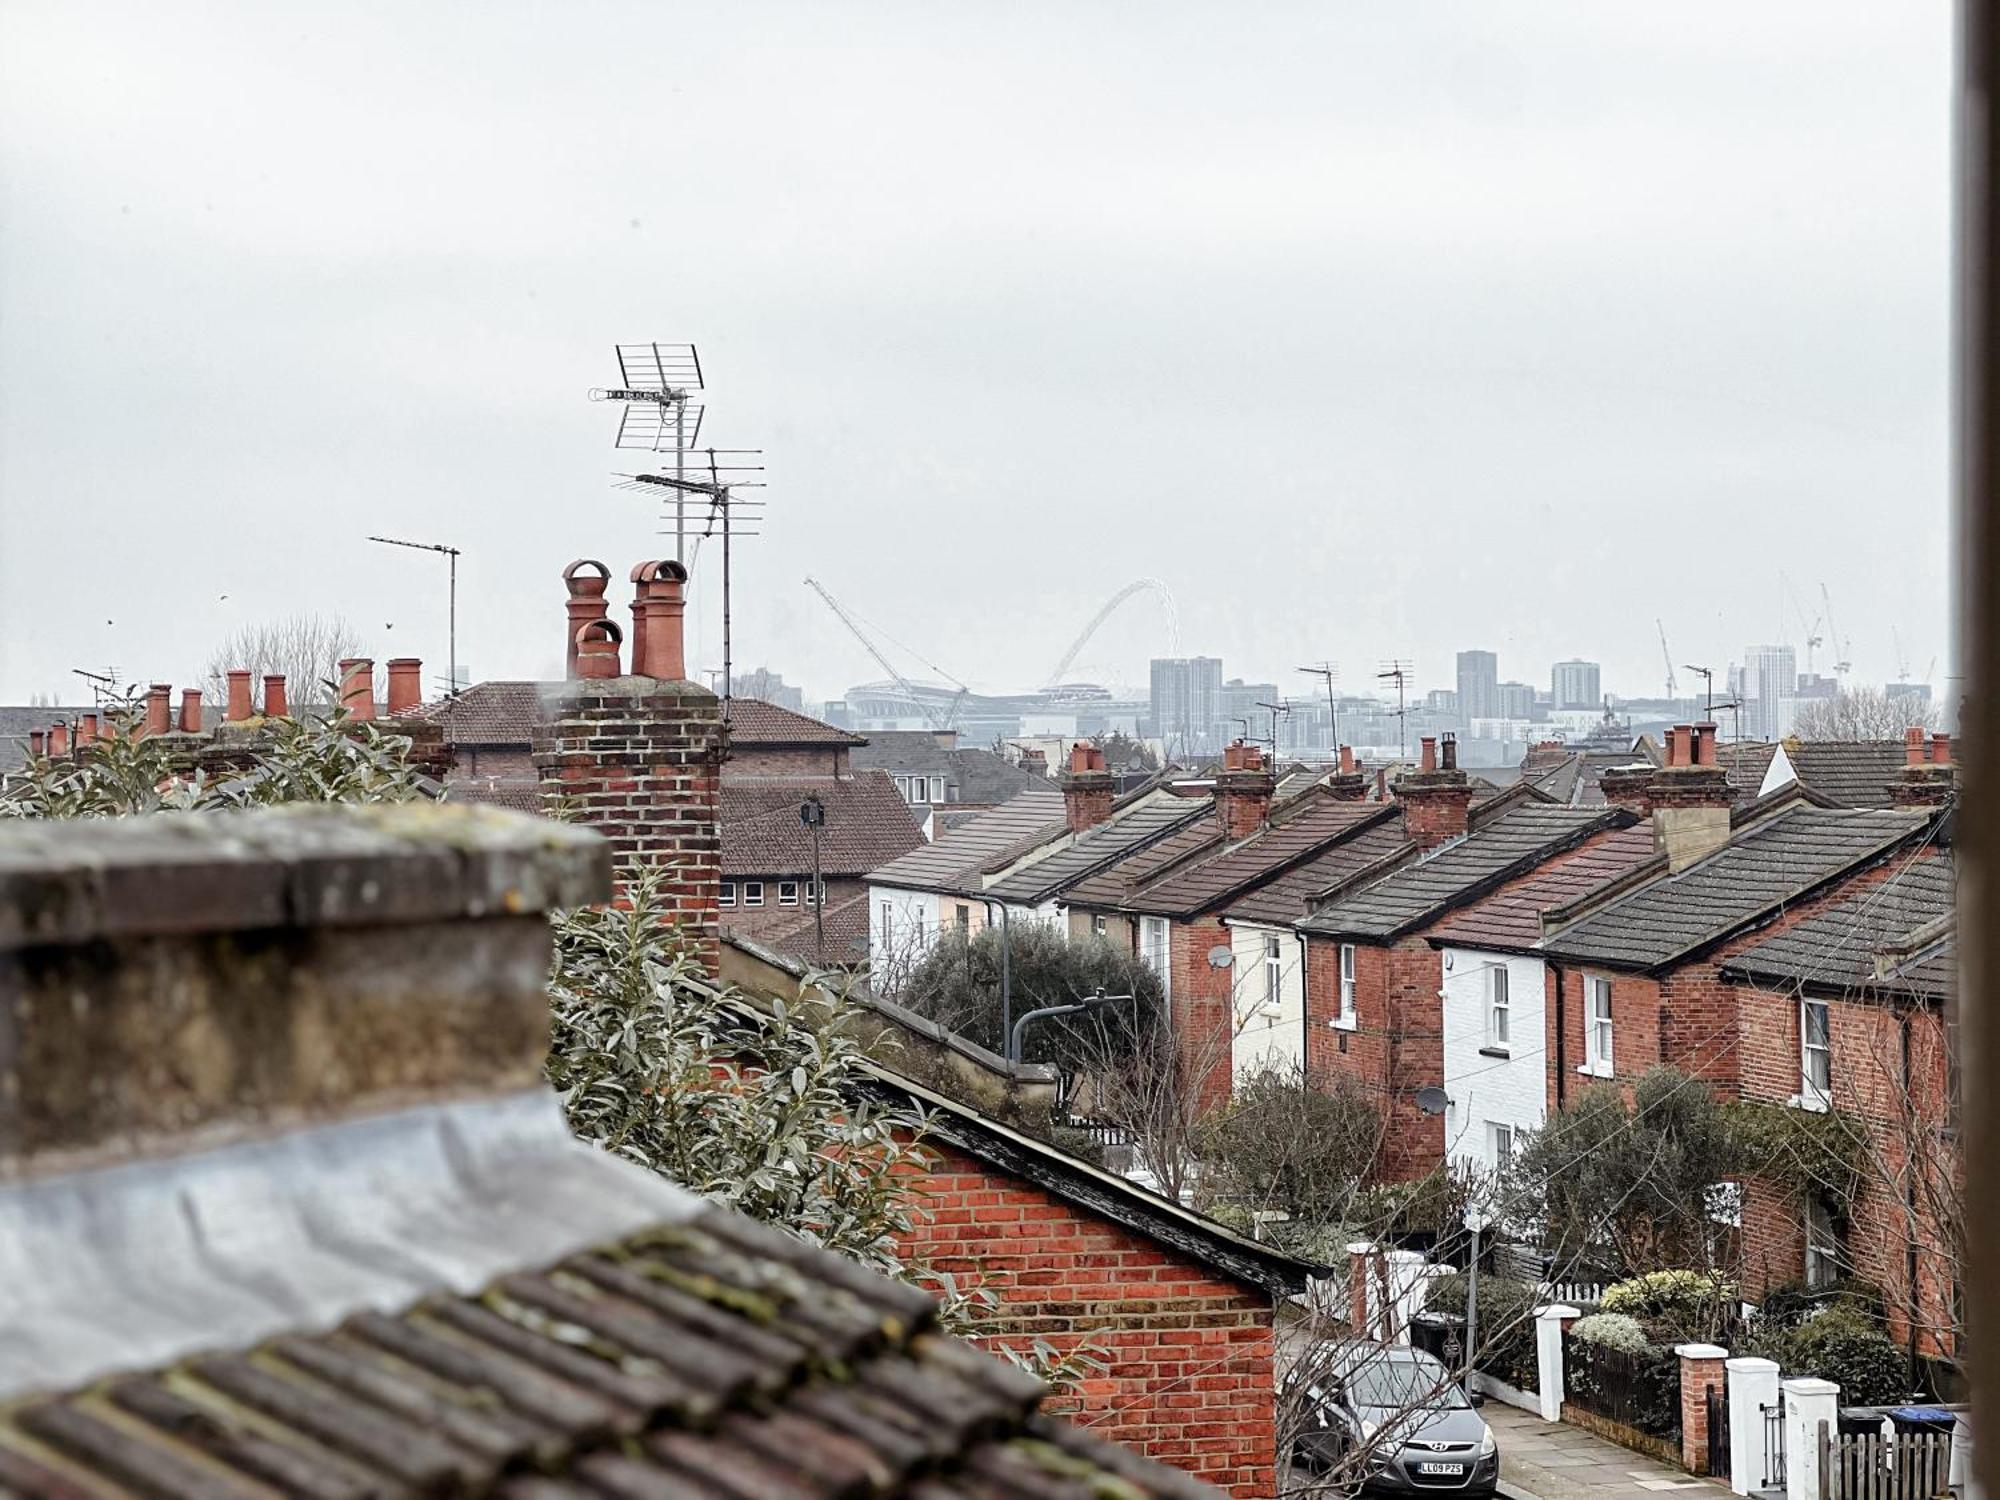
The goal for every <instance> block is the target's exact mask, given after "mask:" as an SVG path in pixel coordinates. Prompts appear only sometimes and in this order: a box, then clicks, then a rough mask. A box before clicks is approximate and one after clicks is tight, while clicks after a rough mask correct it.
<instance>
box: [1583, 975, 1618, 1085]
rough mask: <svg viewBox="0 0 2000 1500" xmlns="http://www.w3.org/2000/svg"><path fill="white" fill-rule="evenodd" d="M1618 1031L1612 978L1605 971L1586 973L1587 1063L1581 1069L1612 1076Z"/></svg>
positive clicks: (1584, 1022)
mask: <svg viewBox="0 0 2000 1500" xmlns="http://www.w3.org/2000/svg"><path fill="white" fill-rule="evenodd" d="M1616 1048H1617V1035H1616V1030H1615V1027H1614V1024H1613V1012H1612V1008H1611V981H1610V980H1609V979H1607V978H1605V977H1604V976H1603V975H1602V974H1586V975H1584V976H1583V1065H1582V1066H1581V1067H1579V1068H1578V1069H1577V1071H1578V1072H1579V1073H1589V1074H1591V1075H1593V1076H1594V1077H1598V1078H1609V1077H1611V1076H1612V1073H1613V1070H1614V1069H1615V1067H1616V1065H1617V1064H1616V1058H1617V1051H1616Z"/></svg>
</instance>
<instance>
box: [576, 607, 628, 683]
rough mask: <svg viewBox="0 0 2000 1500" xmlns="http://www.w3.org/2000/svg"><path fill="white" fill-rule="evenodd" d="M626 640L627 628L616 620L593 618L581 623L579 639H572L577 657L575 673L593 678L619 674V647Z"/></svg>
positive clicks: (577, 636)
mask: <svg viewBox="0 0 2000 1500" xmlns="http://www.w3.org/2000/svg"><path fill="white" fill-rule="evenodd" d="M624 641H625V632H624V631H622V630H620V629H619V628H618V622H617V621H616V620H612V619H598V620H592V621H591V622H590V623H589V624H587V625H584V626H581V627H579V628H578V630H577V632H576V639H575V640H574V641H572V642H570V646H571V649H572V653H573V654H574V656H575V657H576V672H575V675H576V676H578V677H581V678H587V679H590V680H593V681H595V680H601V679H603V678H608V677H616V676H618V675H619V668H618V648H619V647H620V646H621V645H623V644H624Z"/></svg>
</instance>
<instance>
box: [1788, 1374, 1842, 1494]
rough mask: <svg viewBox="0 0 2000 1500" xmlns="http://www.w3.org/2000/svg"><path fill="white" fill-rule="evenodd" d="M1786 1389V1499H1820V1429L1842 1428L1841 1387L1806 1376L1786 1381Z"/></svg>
mask: <svg viewBox="0 0 2000 1500" xmlns="http://www.w3.org/2000/svg"><path fill="white" fill-rule="evenodd" d="M1784 1393H1785V1397H1784V1399H1785V1500H1820V1472H1819V1430H1820V1428H1821V1426H1824V1427H1825V1428H1826V1430H1827V1431H1828V1432H1831V1433H1834V1434H1836V1435H1837V1434H1838V1433H1839V1431H1840V1387H1839V1386H1837V1385H1835V1384H1834V1383H1833V1382H1832V1381H1831V1380H1818V1379H1814V1378H1813V1377H1811V1376H1805V1377H1802V1378H1800V1379H1797V1380H1787V1381H1785V1382H1784ZM1829 1477H1831V1476H1829ZM1829 1493H1831V1492H1830V1491H1829ZM1836 1500H1837V1497H1836Z"/></svg>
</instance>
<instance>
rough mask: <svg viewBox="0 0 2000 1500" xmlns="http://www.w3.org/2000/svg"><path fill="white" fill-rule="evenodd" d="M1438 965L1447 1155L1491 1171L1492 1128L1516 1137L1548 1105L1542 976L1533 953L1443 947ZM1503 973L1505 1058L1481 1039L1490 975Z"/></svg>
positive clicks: (1542, 968)
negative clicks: (1503, 1129)
mask: <svg viewBox="0 0 2000 1500" xmlns="http://www.w3.org/2000/svg"><path fill="white" fill-rule="evenodd" d="M1440 956H1441V958H1442V960H1443V965H1444V1078H1443V1080H1442V1081H1443V1084H1444V1091H1445V1093H1446V1095H1448V1096H1449V1097H1450V1099H1451V1104H1450V1105H1449V1106H1448V1107H1447V1108H1446V1110H1445V1121H1444V1124H1445V1151H1446V1154H1447V1155H1449V1156H1450V1157H1451V1158H1452V1159H1453V1160H1455V1161H1459V1162H1463V1163H1465V1164H1466V1165H1469V1166H1479V1167H1488V1168H1490V1167H1492V1166H1494V1165H1495V1163H1494V1160H1493V1132H1492V1131H1491V1130H1490V1129H1489V1128H1488V1126H1489V1125H1490V1124H1503V1125H1511V1126H1512V1127H1513V1128H1514V1129H1515V1130H1516V1131H1517V1132H1520V1131H1527V1130H1534V1129H1537V1128H1539V1127H1540V1125H1541V1123H1542V1116H1543V1115H1544V1113H1545V1112H1546V1108H1547V1103H1548V1084H1547V1074H1546V1071H1545V1070H1546V1068H1547V1065H1548V1056H1547V1047H1546V1033H1545V1031H1544V1015H1545V1012H1546V1010H1547V1005H1548V1002H1547V995H1546V973H1547V970H1546V968H1545V966H1544V965H1543V963H1542V960H1541V959H1539V958H1535V957H1532V956H1527V955H1522V954H1509V953H1493V952H1488V951H1485V950H1482V949H1478V948H1446V949H1445V950H1444V952H1443V953H1442V954H1441V955H1440ZM1495 965H1501V966H1504V967H1505V968H1506V970H1507V993H1508V998H1509V1001H1510V1002H1511V1003H1510V1006H1509V1019H1508V1027H1507V1043H1506V1048H1505V1055H1502V1052H1501V1049H1500V1048H1499V1047H1498V1046H1497V1045H1495V1044H1493V1043H1492V1042H1491V1040H1490V1038H1489V1037H1488V1034H1487V1015H1486V1011H1487V994H1488V984H1489V980H1488V970H1489V969H1491V968H1492V967H1494V966H1495Z"/></svg>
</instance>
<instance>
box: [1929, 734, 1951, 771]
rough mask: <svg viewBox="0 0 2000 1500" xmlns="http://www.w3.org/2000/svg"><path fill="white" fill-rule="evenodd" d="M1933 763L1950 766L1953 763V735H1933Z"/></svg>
mask: <svg viewBox="0 0 2000 1500" xmlns="http://www.w3.org/2000/svg"><path fill="white" fill-rule="evenodd" d="M1931 764H1932V765H1934V766H1948V765H1950V764H1951V736H1950V735H1948V734H1934V735H1932V736H1931Z"/></svg>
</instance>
